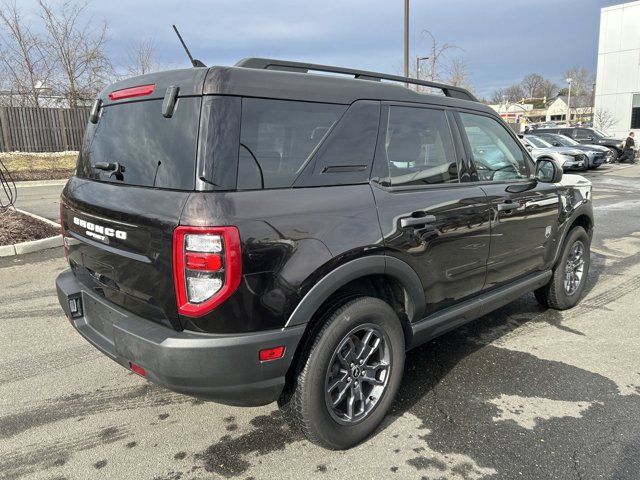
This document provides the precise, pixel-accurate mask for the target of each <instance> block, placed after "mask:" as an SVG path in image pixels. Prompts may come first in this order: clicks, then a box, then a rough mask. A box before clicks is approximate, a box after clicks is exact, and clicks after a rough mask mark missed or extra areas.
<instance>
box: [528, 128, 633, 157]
mask: <svg viewBox="0 0 640 480" xmlns="http://www.w3.org/2000/svg"><path fill="white" fill-rule="evenodd" d="M532 133H533V134H534V135H537V134H538V133H558V134H560V135H564V136H565V137H569V138H572V139H573V140H575V141H576V142H578V143H584V144H586V145H602V146H603V147H607V148H608V149H609V150H611V152H612V153H613V157H612V160H617V159H618V157H619V156H620V155H622V153H623V152H624V140H622V139H619V138H611V137H610V136H609V135H607V134H606V133H604V132H603V131H601V130H598V129H597V128H587V127H556V128H542V129H539V130H535V131H534V132H532Z"/></svg>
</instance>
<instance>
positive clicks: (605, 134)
mask: <svg viewBox="0 0 640 480" xmlns="http://www.w3.org/2000/svg"><path fill="white" fill-rule="evenodd" d="M593 131H594V132H595V134H596V135H598V136H600V137H608V136H609V134H608V133H605V132H603V131H602V130H598V129H597V128H594V129H593Z"/></svg>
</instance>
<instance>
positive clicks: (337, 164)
mask: <svg viewBox="0 0 640 480" xmlns="http://www.w3.org/2000/svg"><path fill="white" fill-rule="evenodd" d="M379 120H380V102H375V101H369V100H360V101H357V102H355V103H353V104H352V105H351V106H350V107H349V109H348V110H347V112H346V113H345V114H344V115H343V116H342V118H341V119H340V121H339V122H338V124H337V125H336V126H335V127H334V128H333V130H331V133H329V135H328V137H327V138H326V140H325V141H324V142H323V144H322V146H321V147H320V148H319V149H318V152H317V153H316V157H315V159H314V162H315V163H314V167H313V176H312V178H308V179H306V181H305V185H313V186H317V185H345V184H350V183H362V182H367V181H369V173H370V172H369V171H370V169H371V163H372V162H373V154H374V152H375V149H376V140H377V137H378V123H379Z"/></svg>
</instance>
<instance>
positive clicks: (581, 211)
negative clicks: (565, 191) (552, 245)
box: [552, 200, 595, 268]
mask: <svg viewBox="0 0 640 480" xmlns="http://www.w3.org/2000/svg"><path fill="white" fill-rule="evenodd" d="M583 215H584V216H586V217H587V218H588V219H589V221H590V222H591V225H592V226H593V225H595V221H594V218H593V207H592V204H591V200H589V203H584V204H582V205H580V206H579V207H578V208H576V209H575V210H574V211H573V212H571V216H570V217H569V218H568V219H567V220H566V222H565V225H564V229H563V231H562V235H561V237H560V241H559V242H558V245H557V246H556V251H555V255H554V257H553V265H552V266H553V268H555V267H556V265H557V264H558V260H560V254H561V252H562V247H563V246H564V241H565V240H566V238H567V235H569V231H571V228H572V227H573V225H574V224H575V223H576V220H577V219H578V218H579V217H582V216H583ZM587 234H590V232H587Z"/></svg>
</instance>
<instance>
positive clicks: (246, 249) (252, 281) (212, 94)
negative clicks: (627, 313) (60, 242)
mask: <svg viewBox="0 0 640 480" xmlns="http://www.w3.org/2000/svg"><path fill="white" fill-rule="evenodd" d="M314 72H316V73H314ZM318 72H319V73H322V74H317V73H318ZM327 73H332V74H339V75H328V74H327ZM409 84H417V85H420V86H421V87H422V92H417V91H415V90H412V89H410V88H408V87H407V85H409ZM436 93H441V94H439V95H437V94H436ZM60 220H61V224H62V228H63V238H64V250H65V254H66V257H67V258H68V262H69V266H70V268H69V269H68V270H66V271H64V272H62V273H61V274H60V275H59V277H58V278H57V281H56V284H57V291H58V297H59V300H60V304H61V306H62V308H63V309H64V311H65V313H66V315H67V317H68V318H69V320H70V322H71V324H72V325H73V326H74V327H75V329H77V331H78V332H79V333H80V334H81V335H82V336H83V337H85V339H86V340H87V341H89V342H90V343H91V344H92V345H94V346H95V347H97V348H98V349H99V350H100V351H102V352H103V353H104V354H105V355H107V356H109V357H110V358H112V359H113V360H115V361H116V362H118V363H120V364H121V365H122V366H124V367H125V368H127V369H130V370H132V371H134V372H136V373H137V374H139V375H141V376H143V377H145V378H146V379H148V380H149V381H151V382H154V383H157V384H159V385H162V386H164V387H166V388H169V389H171V390H174V391H176V392H181V393H184V394H187V395H192V396H195V397H199V398H203V399H208V400H213V401H217V402H221V403H227V404H232V405H245V406H250V405H263V404H267V403H269V402H273V401H278V404H279V406H280V407H281V408H282V410H283V411H284V414H285V417H286V418H287V419H290V420H291V424H292V425H294V426H295V427H296V428H299V429H300V430H302V431H303V432H304V433H305V434H306V435H307V437H308V438H309V439H310V440H311V441H313V442H315V443H317V444H319V445H322V446H324V447H327V448H348V447H350V446H353V445H355V444H357V443H358V442H360V441H362V440H363V439H365V438H366V437H367V436H368V435H370V434H371V433H372V432H373V431H374V429H375V428H376V427H377V426H378V425H379V424H380V422H381V421H382V419H383V417H384V416H385V414H386V413H387V410H388V409H389V406H390V405H391V403H392V402H393V399H394V396H395V394H396V391H397V390H398V386H399V385H400V381H401V379H402V373H403V368H404V358H405V352H406V351H407V350H408V349H411V348H413V347H416V346H417V345H420V344H423V343H425V342H427V341H428V340H430V339H433V338H434V337H436V336H438V335H441V334H443V333H444V332H447V331H448V330H451V329H453V328H455V327H457V326H460V325H462V324H464V323H466V322H469V321H471V320H473V319H475V318H478V317H480V316H482V315H484V314H486V313H488V312H490V311H492V310H494V309H496V308H498V307H500V306H501V305H504V304H506V303H508V302H511V301H512V300H514V299H516V298H517V297H519V296H521V295H523V294H525V293H527V292H531V291H534V292H535V296H536V298H537V299H538V301H539V302H540V303H542V304H543V305H545V306H548V307H551V308H556V309H566V308H571V307H573V306H574V305H576V304H577V303H578V301H579V299H580V297H581V295H582V294H583V291H584V288H585V282H586V278H587V273H588V270H589V246H590V241H591V235H592V228H593V212H592V203H591V184H590V183H589V182H588V181H586V180H585V179H583V178H582V177H579V176H573V175H565V176H564V177H563V174H562V169H561V168H560V167H559V166H558V165H556V164H555V163H554V162H553V161H550V160H540V161H538V162H537V163H534V162H533V161H532V159H531V157H530V156H529V154H528V152H527V150H526V149H525V148H524V147H523V146H522V145H521V144H520V142H519V141H518V138H517V137H516V136H515V135H514V133H513V132H512V131H511V130H510V129H509V128H508V127H507V126H506V125H505V123H504V122H503V121H502V120H501V119H500V117H499V116H498V115H497V114H496V113H495V112H494V111H493V110H492V109H491V108H489V107H487V106H484V105H482V104H481V103H480V102H478V101H477V100H476V99H475V98H474V97H473V95H472V94H471V93H469V92H468V91H466V90H464V89H462V88H458V87H453V86H448V85H443V84H437V83H432V82H425V81H418V80H413V79H408V78H404V77H397V76H390V75H383V74H379V73H374V72H367V71H360V70H351V69H345V68H338V67H329V66H323V65H313V64H304V63H296V62H286V61H277V60H267V59H257V58H254V59H245V60H242V61H240V62H239V63H238V64H236V65H235V66H233V67H219V66H216V67H212V68H205V67H202V68H192V69H188V70H176V71H169V72H162V73H154V74H149V75H145V76H141V77H136V78H132V79H129V80H125V81H122V82H118V83H116V84H114V85H111V86H110V87H108V88H106V89H105V90H104V91H103V92H102V93H101V94H100V96H99V98H98V99H97V100H96V102H95V104H94V106H93V109H92V111H91V115H90V119H89V122H88V126H87V130H86V135H85V139H84V144H83V147H82V149H81V152H80V155H79V158H78V165H77V171H76V173H75V175H74V176H73V177H72V178H71V179H70V180H69V181H68V183H67V185H66V187H65V188H64V191H63V193H62V196H61V203H60Z"/></svg>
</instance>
